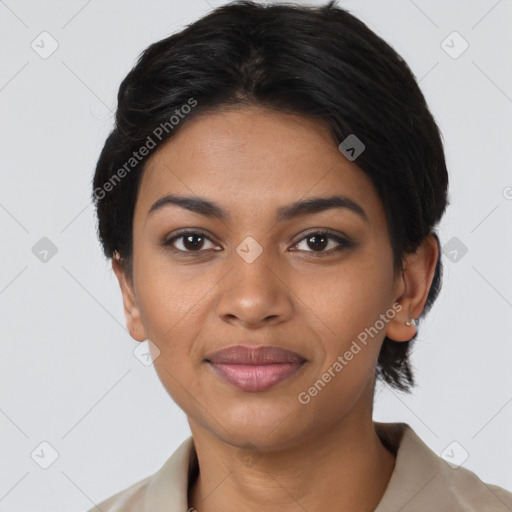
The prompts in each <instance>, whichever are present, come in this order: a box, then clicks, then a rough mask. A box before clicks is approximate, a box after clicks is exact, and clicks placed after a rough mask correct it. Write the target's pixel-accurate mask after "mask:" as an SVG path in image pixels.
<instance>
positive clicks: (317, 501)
mask: <svg viewBox="0 0 512 512" xmlns="http://www.w3.org/2000/svg"><path fill="white" fill-rule="evenodd" d="M190 426H191V430H192V434H193V437H194V444H195V447H196V453H197V458H198V463H199V475H198V477H197V479H196V481H195V482H194V483H193V484H192V485H191V486H190V487H189V495H188V498H189V507H193V508H194V509H196V510H197V511H199V512H213V511H218V510H223V511H226V512H230V511H235V510H236V511H239V510H246V511H248V512H251V511H260V510H265V511H267V512H273V511H274V510H275V511H277V510H279V511H280V512H281V511H282V510H283V507H286V509H287V510H300V511H302V512H303V511H304V510H309V511H315V510H329V509H332V510H357V511H361V512H365V511H368V512H372V511H374V510H375V508H376V507H377V506H378V504H379V502H380V500H381V498H382V495H383V494H384V491H385V490H386V487H387V485H388V482H389V479H390V478H391V474H392V472H393V469H394V465H395V455H394V454H393V453H391V452H390V451H389V450H388V449H387V448H386V447H385V446H384V445H383V444H382V442H381V440H380V439H379V437H378V435H377V433H376V431H375V428H374V425H373V422H372V419H371V416H370V417H369V418H368V417H366V418H365V420H361V419H358V420H354V419H347V418H345V419H344V420H343V423H342V424H336V425H334V426H333V428H331V429H330V430H329V431H324V432H322V434H321V435H317V436H315V437H311V438H309V439H305V440H303V442H301V443H299V445H297V446H292V447H289V448H286V449H283V450H278V451H271V452H265V453H256V456H254V457H253V458H251V457H249V458H244V457H241V456H240V453H241V449H240V448H239V447H236V446H232V445H230V444H228V443H225V442H224V441H223V440H221V439H219V438H218V437H217V436H214V435H213V434H212V433H211V432H207V431H205V430H203V429H202V428H201V427H200V426H199V425H197V424H195V423H193V422H191V423H190ZM253 455H254V454H253Z"/></svg>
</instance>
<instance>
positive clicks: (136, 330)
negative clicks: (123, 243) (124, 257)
mask: <svg viewBox="0 0 512 512" xmlns="http://www.w3.org/2000/svg"><path fill="white" fill-rule="evenodd" d="M112 270H113V271H114V273H115V275H116V277H117V280H118V282H119V287H120V288H121V294H122V298H123V308H124V316H125V320H126V326H127V327H128V331H129V332H130V336H131V337H132V338H133V339H134V340H135V341H145V340H146V338H147V336H146V333H145V331H144V327H143V325H142V320H141V316H140V310H139V307H138V304H137V300H136V297H135V292H134V288H133V283H132V282H131V280H130V279H128V277H127V275H126V272H125V271H124V269H123V268H122V264H121V261H120V256H119V253H117V252H116V253H115V254H114V257H113V258H112Z"/></svg>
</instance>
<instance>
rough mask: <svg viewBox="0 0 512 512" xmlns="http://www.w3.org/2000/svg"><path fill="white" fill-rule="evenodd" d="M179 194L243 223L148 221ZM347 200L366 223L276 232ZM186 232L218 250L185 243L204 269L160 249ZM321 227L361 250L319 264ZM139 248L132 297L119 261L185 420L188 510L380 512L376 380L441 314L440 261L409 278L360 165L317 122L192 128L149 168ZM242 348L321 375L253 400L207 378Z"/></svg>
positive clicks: (133, 314) (223, 113)
mask: <svg viewBox="0 0 512 512" xmlns="http://www.w3.org/2000/svg"><path fill="white" fill-rule="evenodd" d="M170 193H172V194H177V195H187V196H189V195H191V196H200V197H203V198H207V199H209V200H211V201H214V202H215V203H218V204H219V205H221V206H222V207H223V208H225V209H226V210H227V211H228V212H229V213H230V216H231V217H230V219H228V220H227V221H220V220H218V219H213V218H208V217H206V216H203V215H201V214H198V213H194V212H191V211H188V210H186V209H184V208H180V207H179V206H176V205H169V206H166V207H164V208H162V209H160V210H157V211H155V212H153V213H151V214H149V215H148V210H149V209H150V207H151V205H152V204H153V203H154V202H155V201H157V200H158V199H159V198H161V197H163V196H165V195H166V194H170ZM333 194H339V195H343V196H346V197H348V198H350V199H352V200H353V201H355V202H356V203H358V204H359V205H360V206H361V207H362V208H363V209H364V211H365V212H366V216H367V220H364V219H363V218H362V217H360V216H359V215H357V214H356V213H354V212H353V211H350V210H348V209H340V208H331V209H328V210H325V211H322V212H318V213H314V214H308V215H303V216H301V217H299V218H295V219H291V220H289V221H285V222H277V221H276V219H275V214H276V210H277V209H278V208H279V207H281V206H284V205H288V204H290V203H292V202H295V201H297V200H299V199H304V198H306V197H328V196H331V195H333ZM181 228H191V229H192V230H193V229H194V228H197V229H201V230H202V231H204V233H205V234H206V236H207V237H208V238H209V239H208V238H207V239H204V242H203V245H202V246H201V245H200V246H199V248H198V249H195V252H194V248H193V246H191V244H188V245H185V240H184V239H183V238H181V239H178V240H176V241H175V242H174V248H175V250H176V251H179V250H180V249H181V250H182V251H187V249H188V251H189V252H188V253H185V255H183V253H182V255H180V254H177V253H174V252H172V250H171V246H168V247H165V246H163V245H162V243H163V242H164V241H166V240H169V239H170V238H172V236H174V234H176V231H177V230H178V229H181ZM315 228H318V229H322V228H325V229H329V230H331V231H332V232H334V233H335V234H340V235H343V234H344V235H345V236H346V237H348V238H349V239H350V240H351V241H352V242H353V245H352V246H343V245H340V244H339V243H338V242H336V241H335V240H333V239H329V240H330V241H329V242H328V246H325V247H324V248H317V247H316V246H315V243H314V240H313V242H311V241H310V240H311V239H309V238H306V235H311V234H312V233H314V232H315ZM247 236H251V237H253V238H254V239H255V240H256V241H257V243H258V244H259V246H260V247H261V249H262V253H261V254H260V255H259V256H258V258H256V259H255V261H253V262H252V263H248V262H247V261H245V260H244V259H243V258H242V257H241V256H240V255H239V254H238V253H237V251H236V248H237V247H238V246H239V245H240V244H241V242H242V241H243V240H244V239H245V238H246V237H247ZM133 237H134V243H133V247H134V250H133V280H131V279H130V278H129V277H128V276H127V275H126V274H125V273H124V272H123V271H122V266H121V265H120V263H119V260H118V259H117V257H115V258H113V261H112V264H113V269H114V272H115V273H116V276H117V278H118V280H119V284H120V287H121V291H122V296H123V302H124V311H125V316H126V321H127V325H128V328H129V330H130V333H131V336H132V337H133V338H134V339H135V340H137V341H144V340H146V339H149V340H151V342H152V344H153V349H152V351H153V354H154V356H158V357H156V359H155V360H154V366H155V369H156V371H157V373H158V376H159V378H160V380H161V381H162V383H163V385H164V387H165V388H166V389H167V391H168V393H169V394H170V396H171V397H172V398H173V400H174V401H175V402H176V403H177V404H178V405H179V406H180V407H181V408H182V409H183V411H184V412H185V413H186V415H187V418H188V422H189V425H190V429H191V432H192V435H193V438H194V443H195V447H196V452H197V457H198V461H199V468H200V474H199V477H198V479H197V481H196V482H195V483H194V485H192V486H191V488H190V489H189V506H191V507H194V508H195V509H197V510H198V511H199V512H212V511H218V510H224V511H235V510H237V511H238V510H247V511H253V510H254V511H261V510H266V511H273V510H276V511H277V510H279V511H281V510H283V507H286V510H300V511H303V510H308V511H310V512H312V511H317V510H329V509H332V510H357V511H372V510H374V509H375V508H376V506H377V505H378V503H379V501H380V499H381V498H382V495H383V493H384V491H385V489H386V487H387V485H388V482H389V479H390V477H391V474H392V472H393V468H394V464H395V456H394V454H393V453H391V452H390V451H388V450H387V449H386V448H385V447H384V445H383V444H382V443H381V441H380V439H379V437H378V436H377V434H376V432H375V429H374V426H373V422H372V408H373V393H374V385H375V367H376V363H377V358H378V354H379V350H380V348H381V345H382V342H383V339H384V336H385V335H387V336H389V337H390V338H391V339H394V340H396V341H406V340H409V339H411V338H412V337H413V335H414V333H415V329H416V327H415V326H414V325H406V324H405V322H406V321H408V320H410V319H411V318H417V317H418V316H419V315H420V313H421V312H422V310H423V308H424V305H425V302H426V298H427V294H428V290H429V288H430V284H431V282H432V279H433V275H434V269H435V263H436V261H437V257H438V248H437V244H436V242H435V240H434V239H433V237H431V236H429V237H427V238H425V240H424V243H423V244H422V245H421V246H420V247H419V248H418V250H417V251H416V252H415V253H414V254H409V255H407V256H406V257H405V259H404V265H403V268H402V269H395V268H394V267H393V254H392V249H391V245H390V239H389V230H388V226H387V224H386V219H385V213H384V209H383V206H382V203H381V201H380V199H379V197H378V194H377V192H376V190H375V189H374V187H373V185H372V183H371V181H370V179H369V178H368V177H367V176H366V175H365V174H364V173H363V172H362V170H361V169H360V168H359V167H358V166H357V160H355V161H353V162H350V161H349V160H347V159H346V158H345V157H344V156H343V154H342V153H341V152H340V151H339V149H338V148H337V145H336V144H335V143H334V141H333V140H332V139H331V136H330V134H329V132H328V129H327V128H326V127H325V126H324V125H323V124H322V123H320V122H319V121H317V120H311V119H307V118H305V117H302V116H298V115H291V114H284V113H281V112H275V111H272V110H267V109H264V108H257V107H247V106H244V107H236V108H235V107H232V108H230V109H223V110H217V111H214V112H212V113H209V114H207V115H200V116H198V117H196V118H193V119H190V120H189V122H187V123H186V124H184V125H183V126H182V127H181V128H180V131H178V132H177V133H176V134H175V135H174V137H173V138H172V139H170V140H169V141H167V142H166V144H165V145H163V146H162V147H161V148H159V149H158V150H157V151H156V152H155V153H154V154H153V155H152V156H151V157H150V159H149V160H148V161H147V164H146V167H145V174H144V176H143V179H142V183H141V188H140V191H139V195H138V198H137V203H136V208H135V213H134V224H133ZM308 240H309V241H310V242H309V243H308ZM191 247H192V248H191ZM340 247H341V250H335V249H336V248H340ZM215 248H218V249H219V250H217V251H215V250H214V249H215ZM294 249H295V250H294ZM333 249H334V250H333ZM198 251H202V252H199V253H198ZM329 251H330V254H327V253H328V252H329ZM319 252H323V253H324V254H325V255H324V256H315V254H318V253H319ZM396 303H398V304H399V305H400V306H401V310H400V311H399V312H398V313H397V314H396V315H395V316H394V318H393V319H390V320H389V321H388V322H387V323H386V324H385V327H384V328H383V329H381V330H380V331H379V334H378V335H376V336H375V337H374V338H373V339H370V341H369V342H368V344H367V345H366V346H364V347H363V348H362V350H361V351H360V352H358V353H357V355H355V356H354V357H353V359H352V360H351V361H350V362H348V364H347V365H346V366H344V368H343V370H342V371H341V372H339V373H337V374H336V376H335V377H334V378H332V380H331V381H330V382H329V383H328V384H327V385H326V386H325V387H324V388H323V389H322V390H321V392H319V393H318V394H317V395H316V396H314V397H312V398H311V400H310V402H309V403H308V404H301V403H300V402H299V400H298V399H297V397H298V395H299V393H300V392H303V391H307V390H308V389H309V388H310V387H311V386H312V384H313V383H314V382H315V381H317V379H319V378H320V377H321V376H322V374H323V373H324V372H326V371H328V369H329V368H330V367H332V365H333V363H334V362H335V361H336V360H337V357H338V356H339V355H343V354H344V353H345V352H346V351H347V350H348V349H349V348H350V346H351V343H352V341H353V340H355V339H356V338H357V336H358V334H359V333H361V332H362V331H364V329H365V328H368V327H370V326H373V325H374V324H375V322H376V320H378V319H379V315H381V314H383V313H385V312H386V311H387V310H389V309H390V308H392V306H393V304H396ZM239 343H246V344H251V345H277V346H281V347H283V348H287V349H290V350H293V351H295V352H298V353H299V354H300V355H302V356H303V357H304V358H306V359H307V363H306V364H305V365H304V366H303V367H302V368H301V370H300V371H299V372H298V373H296V374H295V375H294V376H293V377H291V378H289V379H287V380H285V381H283V382H280V383H279V384H278V385H276V386H274V387H272V388H270V389H267V390H265V391H260V392H247V391H243V390H241V389H238V388H235V387H234V386H232V385H231V384H229V383H227V382H226V381H224V380H223V379H221V378H220V377H218V376H217V375H216V374H215V373H214V372H213V371H212V369H211V368H210V367H209V366H208V365H207V363H205V362H204V359H205V357H206V355H207V354H210V353H212V352H213V351H215V350H218V349H220V348H223V347H226V346H229V345H236V344H239ZM150 345H151V344H150ZM155 347H158V350H159V351H160V352H159V354H158V352H157V350H156V348H155ZM248 443H250V448H249V447H248V446H247V445H248Z"/></svg>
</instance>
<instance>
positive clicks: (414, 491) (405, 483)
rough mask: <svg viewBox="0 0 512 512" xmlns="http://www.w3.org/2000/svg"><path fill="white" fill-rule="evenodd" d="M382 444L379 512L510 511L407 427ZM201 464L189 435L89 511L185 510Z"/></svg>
mask: <svg viewBox="0 0 512 512" xmlns="http://www.w3.org/2000/svg"><path fill="white" fill-rule="evenodd" d="M374 425H375V429H376V432H377V434H378V435H379V437H380V439H381V440H382V442H383V444H384V445H386V446H387V447H388V448H389V449H390V450H391V451H393V452H394V453H395V454H396V463H395V468H394V470H393V473H392V475H391V479H390V481H389V483H388V486H387V488H386V491H385V493H384V495H383V496H382V499H381V501H380V502H379V505H378V506H377V508H376V509H375V512H427V511H428V512H459V511H464V512H512V493H510V492H508V491H506V490H505V489H502V488H501V487H498V486H496V485H492V484H486V483H484V482H482V481H481V480H480V479H479V478H478V477H477V476H476V475H475V474H474V473H473V472H471V471H469V470H468V469H466V468H464V467H462V466H459V467H457V468H454V467H452V466H451V465H450V464H448V463H447V462H445V460H444V459H442V458H441V457H440V456H438V455H437V454H436V453H435V452H434V451H432V450H431V449H430V448H429V447H428V446H427V445H426V444H425V443H424V442H423V441H422V440H421V439H420V437H418V435H417V434H416V433H415V432H414V430H412V428H411V427H410V426H409V425H407V424H406V423H380V422H374ZM196 462H197V459H196V454H195V448H194V442H193V438H192V437H188V438H187V439H186V440H185V441H184V442H183V443H182V444H181V445H180V446H179V447H178V448H177V449H176V451H175V452H174V453H173V454H172V455H171V456H170V457H169V459H167V461H166V462H165V463H164V465H163V466H162V467H161V468H160V469H159V470H158V471H157V472H156V473H154V474H153V475H151V476H148V477H146V478H145V479H143V480H140V481H139V482H137V483H135V484H133V485H131V486H130V487H128V488H127V489H124V490H123V491H120V492H118V493H117V494H115V495H113V496H111V497H110V498H108V499H106V500H105V501H103V502H101V503H99V504H98V505H97V507H98V508H96V507H94V508H91V509H89V510H88V511H87V512H98V510H100V511H101V512H187V511H188V510H189V506H188V504H187V494H188V483H189V478H190V476H191V472H192V470H193V468H194V465H195V463H196Z"/></svg>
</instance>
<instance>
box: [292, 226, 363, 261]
mask: <svg viewBox="0 0 512 512" xmlns="http://www.w3.org/2000/svg"><path fill="white" fill-rule="evenodd" d="M333 242H334V248H332V245H331V248H330V249H329V250H327V251H326V250H324V249H325V248H326V247H329V243H331V244H332V243H333ZM301 244H305V246H306V247H311V248H312V249H313V250H311V251H308V250H307V249H299V250H305V251H306V252H312V253H317V254H314V256H328V255H330V254H332V253H334V252H338V251H341V250H342V249H346V248H349V247H352V245H353V244H352V242H350V241H349V240H348V239H347V238H345V237H342V236H339V235H335V234H334V233H330V232H329V231H314V232H311V233H309V234H307V235H306V236H305V237H303V238H301V240H300V241H299V242H298V243H297V244H295V246H294V247H299V246H300V245H301ZM336 244H337V245H336Z"/></svg>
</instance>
